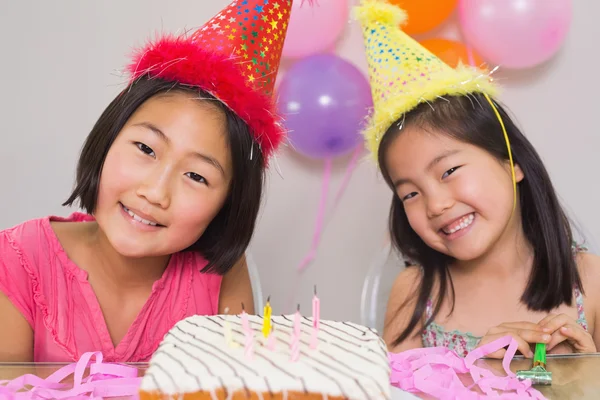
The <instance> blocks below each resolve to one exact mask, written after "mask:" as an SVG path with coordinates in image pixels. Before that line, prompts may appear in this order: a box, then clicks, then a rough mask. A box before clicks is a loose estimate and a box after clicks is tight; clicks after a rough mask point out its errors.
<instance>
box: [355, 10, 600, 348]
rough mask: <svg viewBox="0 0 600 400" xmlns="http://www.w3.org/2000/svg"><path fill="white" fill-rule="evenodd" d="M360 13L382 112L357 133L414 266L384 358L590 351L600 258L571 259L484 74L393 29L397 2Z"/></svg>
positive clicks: (393, 300)
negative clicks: (435, 349) (510, 347)
mask: <svg viewBox="0 0 600 400" xmlns="http://www.w3.org/2000/svg"><path fill="white" fill-rule="evenodd" d="M355 11H356V15H357V18H358V19H359V20H360V22H361V24H362V29H363V34H364V39H365V47H366V53H367V59H368V66H369V73H370V80H371V85H372V93H373V102H374V109H373V112H372V114H371V116H370V118H369V120H368V123H367V126H366V128H365V129H364V132H363V133H364V136H365V139H366V142H367V146H368V148H369V150H370V151H371V153H372V155H373V156H374V158H375V159H376V160H377V163H378V166H379V168H380V169H381V173H382V175H383V177H384V179H385V181H386V183H387V184H388V185H389V187H390V188H391V189H392V191H393V192H394V196H393V200H392V205H391V210H390V216H389V230H390V233H391V237H392V241H393V243H394V246H395V247H396V249H397V250H399V251H400V252H401V253H402V254H403V255H405V256H406V257H407V258H408V259H410V260H412V261H413V262H414V264H415V265H417V266H418V267H417V266H415V267H408V268H407V269H406V270H404V271H402V272H401V273H400V274H399V276H398V278H397V280H396V282H395V283H394V286H393V289H392V293H391V296H390V299H389V302H388V309H387V313H386V321H385V328H384V339H385V340H386V342H387V344H388V346H389V348H390V350H391V351H393V352H398V351H402V350H406V349H409V348H414V347H430V346H445V347H449V348H451V349H453V350H455V351H456V352H457V353H458V354H460V355H463V356H464V355H466V354H467V353H468V352H469V351H470V350H472V349H474V348H476V347H478V346H481V345H483V344H485V343H489V342H491V341H493V340H495V339H498V338H500V337H503V336H506V335H511V336H512V337H514V338H515V339H516V340H517V342H518V344H519V351H520V352H521V353H522V354H524V355H525V356H528V357H531V356H532V351H531V349H532V347H531V346H532V345H534V344H535V343H546V344H547V346H548V350H549V351H550V352H583V351H596V349H597V348H599V347H600V330H595V329H594V327H595V326H596V325H597V324H596V321H595V319H596V315H600V314H598V311H600V309H599V307H600V302H598V301H597V300H600V298H599V297H598V296H597V295H596V293H599V291H598V290H599V289H600V258H599V257H596V256H594V255H591V254H589V253H584V252H582V251H580V250H581V248H579V247H572V243H573V240H572V233H571V228H570V225H569V222H568V219H567V216H566V215H565V212H564V211H563V209H562V208H561V205H560V203H559V200H558V197H557V194H556V192H555V190H554V188H553V186H552V182H551V180H550V177H549V174H548V172H547V170H546V168H545V167H544V165H543V163H542V160H541V159H540V157H539V155H538V154H537V152H536V150H535V149H534V147H533V146H532V144H531V143H530V142H529V141H528V140H527V138H526V137H525V136H524V135H523V133H521V131H520V130H519V128H518V127H517V126H516V125H515V123H514V122H513V121H512V120H511V118H510V117H509V115H508V114H507V112H506V111H505V110H504V109H503V108H502V107H501V106H500V105H499V104H498V103H497V102H496V101H495V100H493V97H494V96H495V95H496V94H497V86H496V85H495V83H494V82H493V81H492V79H491V78H490V74H489V73H488V72H484V71H479V70H477V69H475V68H470V67H467V66H462V65H461V66H459V67H458V68H456V69H453V68H450V67H449V66H447V65H446V64H444V63H443V62H442V61H441V60H440V59H438V58H437V57H436V56H435V55H433V54H431V53H430V52H429V51H427V50H426V49H425V48H424V47H422V46H421V45H419V44H418V43H417V42H416V41H414V40H413V39H412V38H410V37H409V36H408V35H406V34H405V33H404V32H402V30H401V29H399V28H398V25H400V24H402V22H404V21H405V20H406V18H407V16H406V15H405V13H404V12H403V11H402V10H400V9H399V8H397V7H395V6H393V5H391V4H388V3H386V2H384V1H377V0H363V1H362V4H361V5H360V6H358V7H357V8H356V9H355ZM409 17H410V16H409ZM584 308H585V311H584ZM599 322H600V321H599ZM501 353H503V351H502V350H501V351H499V352H496V353H495V354H491V356H502V355H503V354H501Z"/></svg>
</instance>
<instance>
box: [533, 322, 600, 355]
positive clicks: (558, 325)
mask: <svg viewBox="0 0 600 400" xmlns="http://www.w3.org/2000/svg"><path fill="white" fill-rule="evenodd" d="M539 325H540V326H542V327H543V328H545V329H547V330H548V331H549V332H550V333H551V334H552V339H551V340H550V342H549V343H548V351H551V350H552V349H555V353H558V352H560V353H595V352H596V344H595V343H594V339H593V338H592V335H590V334H589V332H588V331H586V330H585V329H583V327H582V326H581V325H579V324H578V323H577V322H576V321H575V320H574V319H573V318H571V317H569V316H568V315H566V314H558V315H557V314H549V315H548V316H547V317H546V318H544V319H543V320H541V321H540V322H539ZM561 344H562V346H559V345H561ZM557 346H558V347H557ZM564 347H566V348H564ZM558 349H560V350H559V351H556V350H558Z"/></svg>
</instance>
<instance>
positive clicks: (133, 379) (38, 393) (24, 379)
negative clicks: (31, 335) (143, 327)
mask: <svg viewBox="0 0 600 400" xmlns="http://www.w3.org/2000/svg"><path fill="white" fill-rule="evenodd" d="M92 358H95V361H94V362H92V361H91V360H92ZM88 367H89V368H90V371H89V375H87V376H85V371H86V369H87V368H88ZM70 375H73V384H72V385H69V384H66V383H61V382H62V381H63V380H65V379H66V378H67V377H69V376H70ZM140 382H141V378H139V377H138V369H137V368H135V367H130V366H126V365H119V364H110V363H104V362H102V353H100V352H94V353H92V352H90V353H85V354H84V355H83V356H81V358H80V359H79V361H78V362H77V363H74V364H69V365H66V366H64V367H62V368H61V369H59V370H58V371H56V372H54V373H53V374H52V375H50V376H49V377H47V378H46V379H42V378H40V377H37V376H35V375H32V374H25V375H22V376H20V377H18V378H15V379H13V380H11V381H2V382H0V399H3V400H4V399H6V400H41V399H73V400H79V399H90V398H92V399H93V398H104V397H122V396H137V393H138V390H139V387H140ZM28 387H31V389H29V390H28Z"/></svg>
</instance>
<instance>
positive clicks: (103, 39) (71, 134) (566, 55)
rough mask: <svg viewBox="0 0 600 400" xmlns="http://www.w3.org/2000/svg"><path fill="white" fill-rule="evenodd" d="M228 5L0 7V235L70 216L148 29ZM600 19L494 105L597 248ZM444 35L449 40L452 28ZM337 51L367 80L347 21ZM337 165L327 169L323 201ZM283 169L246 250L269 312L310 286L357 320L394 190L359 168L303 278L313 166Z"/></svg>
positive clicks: (577, 27) (580, 17) (512, 82)
mask: <svg viewBox="0 0 600 400" xmlns="http://www.w3.org/2000/svg"><path fill="white" fill-rule="evenodd" d="M321 1H327V0H321ZM350 2H351V3H354V0H351V1H350ZM227 3H228V1H227V0H193V1H192V0H171V1H169V2H167V1H164V0H135V1H134V0H128V1H122V0H102V1H80V0H54V1H42V0H37V1H34V0H19V1H16V0H0V10H1V11H0V49H1V52H2V56H1V60H2V62H1V63H0V88H2V96H0V121H1V123H0V130H1V133H0V134H1V138H2V140H1V142H0V171H2V172H1V174H0V190H1V194H2V197H1V203H0V205H1V207H0V229H3V228H7V227H9V226H12V225H15V224H17V223H20V222H22V221H24V220H26V219H30V218H35V217H41V216H45V215H48V214H55V215H66V214H68V213H70V212H71V210H69V209H64V208H62V207H61V206H60V204H61V202H63V201H64V200H65V199H66V197H67V195H68V194H69V192H70V189H71V188H72V184H73V178H74V170H75V164H76V161H77V157H78V152H79V149H80V147H81V145H82V143H83V140H84V139H85V137H86V135H87V134H88V132H89V131H90V129H91V127H92V125H93V124H94V122H95V121H96V119H97V118H98V116H99V115H100V113H101V112H102V110H103V109H104V108H105V107H106V105H107V104H108V103H109V102H110V100H111V99H112V98H113V97H114V96H115V95H116V94H117V93H118V92H119V90H120V89H121V88H122V87H123V83H124V80H123V78H122V77H121V76H120V74H119V72H118V71H117V70H118V69H119V68H121V67H122V66H123V65H124V64H125V62H126V55H127V54H129V52H130V50H131V49H132V47H134V46H138V45H140V44H142V43H143V42H144V40H145V38H146V37H148V36H149V35H152V34H154V33H156V32H160V31H161V30H162V31H169V32H175V31H177V30H179V29H181V28H192V27H194V26H198V25H201V24H202V23H203V22H205V21H206V20H207V19H209V18H210V17H211V16H212V15H214V14H215V13H216V12H217V11H218V10H219V9H221V8H222V7H223V6H225V5H226V4H227ZM599 14H600V2H598V1H595V0H576V1H574V16H573V24H572V28H571V31H570V34H569V37H568V39H567V41H566V43H565V44H564V46H563V49H562V51H561V52H560V53H559V54H558V55H557V57H555V59H554V60H552V61H551V62H549V63H548V64H546V65H544V66H542V67H539V68H536V69H535V70H532V71H526V72H521V73H510V74H509V73H503V74H501V77H502V82H504V84H505V85H506V90H505V92H504V93H503V95H502V97H501V100H502V101H503V102H504V103H506V104H507V105H508V106H509V108H510V109H511V110H512V111H513V112H514V114H516V115H517V117H518V121H519V123H520V125H521V126H522V127H523V128H524V130H525V132H526V134H527V135H528V137H529V138H530V139H531V140H532V141H533V143H534V144H535V145H536V147H537V149H538V150H539V152H540V153H541V155H542V157H543V158H544V160H545V161H546V163H547V166H548V168H549V170H550V173H551V175H552V177H553V179H554V182H555V185H556V187H557V189H558V191H559V194H560V195H561V197H562V198H563V199H564V201H565V203H566V205H567V206H568V208H569V210H570V211H571V212H573V213H574V216H575V217H576V218H577V219H578V220H579V222H581V223H583V224H584V228H585V233H586V234H587V235H588V240H590V241H591V244H592V246H593V247H594V243H595V240H597V239H598V238H600V211H599V210H598V198H599V197H598V184H597V182H596V176H597V172H598V170H599V168H598V167H599V166H600V161H599V160H600V157H599V156H598V148H599V145H600V132H598V126H597V124H596V122H597V118H598V106H599V105H600V102H599V101H598V96H600V90H599V89H600V83H599V78H598V77H599V76H600V73H599V70H600V66H599V62H600V56H599V55H598V54H599V53H598V52H599V49H598V47H597V43H598V40H599V39H600V24H598V22H597V19H598V17H597V16H598V15H599ZM440 31H441V32H443V34H445V35H446V36H449V37H452V36H454V35H455V33H456V32H455V27H454V26H453V21H449V22H448V24H446V25H445V26H444V27H442V28H441V29H440ZM337 52H338V54H340V55H341V56H342V57H345V58H347V59H348V60H350V61H352V62H354V63H355V64H356V65H357V66H359V67H360V68H361V69H362V70H363V71H365V72H366V62H365V60H364V56H363V47H362V38H361V34H360V30H359V29H358V26H357V25H356V23H351V24H349V25H348V27H347V30H346V32H345V34H344V37H343V38H342V40H341V41H340V43H339V46H338V49H337ZM284 71H285V68H284V70H283V72H284ZM346 162H347V160H340V161H339V162H338V163H337V164H336V167H335V169H334V173H333V176H332V193H333V191H335V190H336V189H337V187H338V184H339V182H340V181H341V178H342V175H343V171H344V168H345V163H346ZM279 164H280V167H281V169H282V171H283V175H284V179H282V178H281V177H280V176H279V175H278V174H277V173H275V172H272V173H271V176H270V179H269V185H268V190H267V201H266V204H265V207H264V208H263V212H262V215H261V218H260V221H259V226H258V230H257V232H256V235H255V238H254V240H253V243H252V252H253V254H254V259H255V260H256V262H257V263H258V266H259V269H260V274H261V278H262V285H263V290H264V292H265V293H266V294H271V296H272V302H273V307H274V312H284V311H285V312H287V311H291V310H289V309H286V307H285V306H286V304H289V303H288V299H289V294H290V293H291V292H292V291H293V290H294V288H295V284H296V283H297V284H298V293H299V297H298V298H297V299H296V300H294V301H300V303H301V304H302V308H303V309H304V310H307V311H308V310H310V303H309V301H310V298H311V296H312V286H313V284H317V285H318V288H319V296H320V298H321V307H322V317H323V318H335V319H350V320H355V321H358V319H359V309H360V293H361V287H362V282H363V281H364V277H365V274H366V272H367V269H368V267H369V264H370V262H371V260H373V259H374V258H375V257H376V255H377V254H378V252H380V250H381V249H382V248H383V245H384V242H385V240H386V233H385V231H386V217H387V211H388V206H389V201H390V198H391V194H390V192H389V191H388V189H387V188H386V187H385V185H384V183H383V182H382V181H381V179H379V178H378V175H377V172H376V170H375V168H374V166H373V165H371V164H369V163H362V164H361V165H359V167H358V168H357V169H356V170H355V173H354V175H353V178H352V181H351V182H350V185H349V187H348V189H347V192H346V195H345V197H344V198H343V199H342V201H341V203H340V204H339V207H338V209H337V210H336V213H335V214H334V215H332V217H331V219H330V223H329V225H328V226H327V229H326V231H325V232H324V235H323V238H322V246H321V248H320V251H319V253H318V258H317V260H316V262H314V263H313V264H312V265H311V266H310V268H309V269H308V270H307V271H306V272H305V274H303V275H302V276H301V277H299V276H298V274H297V273H296V266H297V264H298V263H299V262H300V260H301V259H302V257H303V256H304V254H305V253H306V251H307V250H308V248H309V246H310V241H311V236H312V230H313V222H314V216H315V214H316V211H317V206H318V200H319V195H318V193H319V190H320V186H321V172H322V165H320V164H319V163H318V162H312V161H307V160H303V159H301V158H300V157H299V156H296V155H294V154H291V153H290V152H284V153H283V155H282V156H281V157H280V158H279ZM332 196H333V195H332Z"/></svg>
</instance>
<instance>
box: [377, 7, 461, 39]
mask: <svg viewBox="0 0 600 400" xmlns="http://www.w3.org/2000/svg"><path fill="white" fill-rule="evenodd" d="M389 1H390V3H391V4H394V5H397V6H399V7H400V8H402V9H403V10H404V11H406V13H407V14H408V23H407V24H406V25H404V26H402V30H404V32H406V33H408V34H409V35H418V34H421V33H425V32H428V31H430V30H432V29H433V28H435V27H437V26H438V25H440V24H441V23H442V22H444V21H445V20H446V19H447V18H448V17H449V16H450V14H452V12H453V11H454V9H455V8H456V4H457V3H458V0H389Z"/></svg>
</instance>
